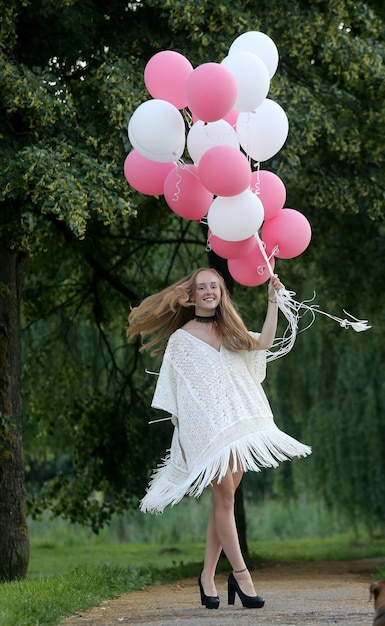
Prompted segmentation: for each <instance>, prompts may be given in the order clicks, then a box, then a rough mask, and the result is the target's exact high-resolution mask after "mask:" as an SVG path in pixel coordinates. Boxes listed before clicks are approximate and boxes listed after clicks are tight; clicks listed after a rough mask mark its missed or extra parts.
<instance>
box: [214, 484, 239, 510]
mask: <svg viewBox="0 0 385 626" xmlns="http://www.w3.org/2000/svg"><path fill="white" fill-rule="evenodd" d="M234 493H235V487H234V482H233V480H228V479H226V477H225V478H224V479H223V480H222V481H221V482H217V483H215V484H213V486H212V495H213V504H214V507H218V506H220V507H223V508H226V509H227V508H229V509H234Z"/></svg>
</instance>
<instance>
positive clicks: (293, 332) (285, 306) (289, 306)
mask: <svg viewBox="0 0 385 626" xmlns="http://www.w3.org/2000/svg"><path fill="white" fill-rule="evenodd" d="M255 236H256V238H257V240H258V243H259V248H260V250H261V254H262V256H263V258H264V259H265V261H266V263H267V267H268V269H269V272H270V276H274V272H273V269H272V267H271V265H270V262H269V257H268V256H267V254H266V249H265V244H264V243H263V241H261V239H260V237H259V235H258V233H256V235H255ZM277 248H278V246H276V247H275V248H274V249H273V251H272V256H273V255H274V254H276V253H277V251H278V250H277ZM270 258H271V257H270ZM259 269H260V266H259V267H258V268H257V271H259ZM295 295H296V294H295V292H294V291H288V290H287V289H285V288H283V289H280V290H279V291H276V299H277V303H278V307H279V309H280V311H281V312H282V313H283V315H284V317H285V318H286V320H287V321H288V326H287V328H286V330H285V332H284V334H283V337H280V338H277V339H276V340H275V341H274V344H273V351H270V350H269V351H268V356H267V360H268V361H272V360H274V359H279V358H280V357H282V356H284V355H285V354H287V353H288V352H290V350H291V349H292V348H293V346H294V343H295V340H296V338H297V334H298V333H299V332H304V331H305V330H307V329H308V328H310V326H311V325H312V324H313V323H314V322H315V319H316V314H317V313H320V314H321V315H325V316H326V317H329V319H332V320H334V321H336V322H338V323H339V324H340V326H341V327H342V328H353V330H355V331H356V332H362V331H364V330H369V328H371V326H368V320H359V319H357V318H356V317H353V315H351V314H350V313H347V312H346V311H345V310H343V311H344V313H345V315H347V316H348V317H350V318H351V319H346V318H345V319H343V318H340V317H337V316H336V315H331V314H330V313H327V312H326V311H322V310H321V309H320V308H319V307H318V305H317V304H312V305H309V304H308V302H311V300H304V301H303V302H297V300H295V299H294V296H295ZM314 298H315V293H314V295H313V298H312V300H314ZM306 313H310V315H311V320H310V322H309V324H308V325H307V326H306V327H305V328H303V329H301V330H298V324H299V320H300V319H301V318H302V317H303V316H304V315H305V314H306Z"/></svg>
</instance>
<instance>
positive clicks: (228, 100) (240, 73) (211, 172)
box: [124, 31, 311, 286]
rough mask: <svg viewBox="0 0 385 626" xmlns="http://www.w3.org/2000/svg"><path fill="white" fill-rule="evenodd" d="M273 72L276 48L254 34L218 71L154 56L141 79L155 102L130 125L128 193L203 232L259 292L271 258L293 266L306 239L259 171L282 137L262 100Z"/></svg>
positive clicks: (278, 120)
mask: <svg viewBox="0 0 385 626" xmlns="http://www.w3.org/2000/svg"><path fill="white" fill-rule="evenodd" d="M277 66H278V50H277V47H276V45H275V43H274V42H273V40H272V39H271V38H270V37H269V36H268V35H266V34H265V33H262V32H259V31H250V32H246V33H244V34H242V35H240V36H239V37H237V38H236V39H235V40H234V41H233V43H232V44H231V46H230V48H229V50H228V55H227V56H226V57H225V58H224V59H223V60H222V61H221V63H215V62H208V63H203V64H202V65H199V66H197V67H196V68H195V69H194V68H193V66H192V65H191V63H190V62H189V60H188V59H186V57H184V56H183V55H182V54H180V53H178V52H175V51H173V50H165V51H162V52H158V53H157V54H155V55H154V56H153V57H151V58H150V60H149V61H148V63H147V65H146V67H145V70H144V83H145V85H146V88H147V90H148V92H149V93H150V95H151V96H152V98H151V99H149V100H147V101H145V102H143V103H142V104H140V105H139V106H138V108H137V109H136V110H135V111H134V113H133V115H132V116H131V118H130V120H129V125H128V136H129V139H130V142H131V145H132V148H133V149H132V150H131V152H130V153H129V154H128V155H127V157H126V160H125V163H124V174H125V177H126V179H127V181H128V182H129V184H130V185H131V186H132V187H133V188H134V189H135V190H137V191H139V192H141V193H144V194H148V195H164V198H165V201H166V203H167V205H168V206H169V207H170V209H171V210H172V211H174V212H175V213H176V214H177V215H179V216H181V217H183V218H185V219H190V220H197V221H204V222H206V223H207V225H208V238H207V247H208V249H209V250H210V249H211V250H213V251H214V252H215V253H216V254H218V255H219V256H221V257H223V258H225V259H227V263H228V268H229V272H230V274H231V275H232V277H233V278H234V279H235V280H236V281H237V282H239V283H240V284H242V285H247V286H256V285H260V284H262V283H264V282H265V281H266V280H267V279H268V278H269V277H270V275H271V274H272V271H273V268H274V265H275V258H282V259H290V258H293V257H295V256H298V255H299V254H301V253H302V252H303V251H304V250H305V249H306V248H307V246H308V245H309V243H310V239H311V227H310V224H309V222H308V220H307V219H306V217H305V216H304V215H303V214H302V213H300V212H299V211H296V210H295V209H291V208H284V205H285V201H286V189H285V185H284V183H283V182H282V180H281V179H280V178H279V177H278V176H277V175H276V174H274V173H273V172H271V171H268V170H264V169H261V168H260V163H261V162H263V161H267V160H268V159H270V158H272V157H273V156H274V155H276V154H277V152H279V150H280V149H281V148H282V146H283V145H284V143H285V141H286V139H287V135H288V130H289V123H288V119H287V116H286V113H285V111H284V110H283V109H282V107H281V106H280V105H279V104H278V103H277V102H275V101H273V100H271V99H269V98H268V97H267V95H268V92H269V88H270V81H271V79H272V77H273V76H274V74H275V72H276V69H277ZM186 154H187V155H188V156H187V158H186ZM259 233H260V234H259Z"/></svg>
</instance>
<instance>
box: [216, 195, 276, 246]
mask: <svg viewBox="0 0 385 626" xmlns="http://www.w3.org/2000/svg"><path fill="white" fill-rule="evenodd" d="M263 217H264V212H263V204H262V202H261V201H260V199H259V198H258V197H257V196H256V195H255V194H254V193H253V192H252V191H251V190H250V189H246V190H245V191H243V192H242V193H240V194H238V195H236V196H227V197H224V196H217V197H216V198H214V200H213V201H212V203H211V206H210V208H209V211H208V213H207V223H208V226H209V228H210V230H211V231H212V233H213V234H214V235H216V236H217V237H219V238H220V239H225V240H226V241H243V240H244V239H248V238H249V237H251V236H252V235H254V234H255V233H256V232H257V231H258V229H259V228H260V227H261V226H262V222H263Z"/></svg>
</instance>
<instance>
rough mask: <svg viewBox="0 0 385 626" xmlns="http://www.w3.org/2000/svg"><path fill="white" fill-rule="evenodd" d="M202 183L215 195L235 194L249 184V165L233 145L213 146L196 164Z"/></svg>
mask: <svg viewBox="0 0 385 626" xmlns="http://www.w3.org/2000/svg"><path fill="white" fill-rule="evenodd" d="M198 171H199V178H200V179H201V181H202V184H203V185H204V186H205V187H206V188H207V189H208V190H209V191H211V192H212V193H213V194H215V195H216V196H225V197H226V196H236V195H238V194H240V193H242V191H245V189H247V187H248V186H249V184H250V165H249V162H248V160H247V158H246V157H245V155H244V154H243V153H242V152H241V151H240V150H238V149H237V148H234V147H233V146H214V147H213V148H209V150H206V152H205V153H204V154H203V155H202V156H201V158H200V160H199V165H198Z"/></svg>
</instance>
